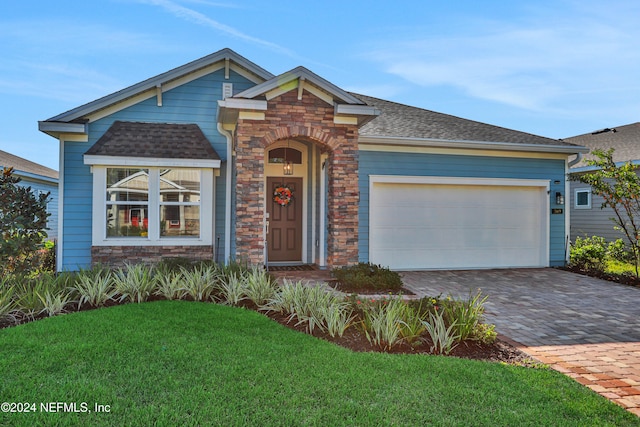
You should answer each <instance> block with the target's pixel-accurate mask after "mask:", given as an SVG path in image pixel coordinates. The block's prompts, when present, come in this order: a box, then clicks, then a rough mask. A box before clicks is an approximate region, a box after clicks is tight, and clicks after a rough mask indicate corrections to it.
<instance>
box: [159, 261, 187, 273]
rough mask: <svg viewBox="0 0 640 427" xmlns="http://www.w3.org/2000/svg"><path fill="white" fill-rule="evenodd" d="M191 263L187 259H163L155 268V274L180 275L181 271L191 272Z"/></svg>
mask: <svg viewBox="0 0 640 427" xmlns="http://www.w3.org/2000/svg"><path fill="white" fill-rule="evenodd" d="M192 267H193V261H191V260H190V259H188V258H181V257H176V258H163V259H162V260H161V261H160V262H158V263H157V264H156V266H155V269H156V272H157V273H159V274H170V273H180V272H181V271H182V269H183V268H184V269H187V270H191V268H192Z"/></svg>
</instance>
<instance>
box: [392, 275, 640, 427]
mask: <svg viewBox="0 0 640 427" xmlns="http://www.w3.org/2000/svg"><path fill="white" fill-rule="evenodd" d="M402 274H403V281H404V284H405V286H406V287H407V288H409V289H410V290H412V291H413V292H415V293H416V294H417V295H419V296H437V295H440V294H442V295H443V296H445V295H451V296H453V297H463V298H464V297H466V296H468V295H469V292H472V293H475V292H476V291H477V290H478V289H481V290H482V293H483V295H488V296H489V299H488V301H487V303H486V305H485V307H486V310H485V318H486V321H487V322H489V323H493V324H495V325H496V330H497V331H498V333H500V334H502V335H504V336H506V337H508V338H510V339H511V340H513V341H516V342H517V343H520V344H522V347H521V348H522V350H524V351H525V352H527V353H529V354H530V355H532V356H534V357H535V358H537V359H539V360H540V361H542V362H544V363H548V364H549V365H551V366H552V367H553V368H554V369H557V370H558V371H561V372H564V373H566V374H567V375H569V376H571V377H573V378H575V379H576V380H577V381H579V382H580V383H582V384H585V385H586V386H588V387H590V388H591V389H593V390H595V391H596V392H598V393H600V394H602V395H603V396H605V397H607V398H609V399H611V400H613V401H614V402H616V403H618V404H620V405H622V406H624V407H626V408H627V409H629V410H630V411H631V412H634V413H636V414H637V415H640V289H639V288H633V287H629V286H624V285H619V284H616V283H611V282H606V281H604V280H600V279H595V278H591V277H586V276H581V275H578V274H574V273H569V272H566V271H562V270H556V269H550V268H547V269H519V270H474V271H421V272H405V273H402Z"/></svg>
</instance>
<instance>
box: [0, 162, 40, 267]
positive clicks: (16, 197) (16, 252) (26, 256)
mask: <svg viewBox="0 0 640 427" xmlns="http://www.w3.org/2000/svg"><path fill="white" fill-rule="evenodd" d="M20 181H22V180H21V178H19V177H16V176H14V175H13V168H4V169H3V171H2V175H1V176H0V237H1V238H2V239H1V240H0V272H2V273H3V274H6V273H9V272H16V273H22V272H26V271H28V270H29V269H30V268H31V267H32V266H33V264H34V262H36V261H37V258H38V257H37V256H35V255H36V251H37V250H38V248H39V246H40V244H41V243H42V240H43V239H44V238H45V237H47V233H46V232H45V231H44V230H45V228H46V226H47V217H48V216H49V213H47V199H48V198H49V193H47V194H40V195H38V196H37V197H36V196H35V195H34V194H33V192H32V191H31V187H23V186H21V185H18V184H19V183H20Z"/></svg>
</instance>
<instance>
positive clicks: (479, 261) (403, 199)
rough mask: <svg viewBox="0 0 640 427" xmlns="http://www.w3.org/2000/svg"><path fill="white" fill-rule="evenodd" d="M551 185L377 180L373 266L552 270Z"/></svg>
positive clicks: (373, 180) (536, 182)
mask: <svg viewBox="0 0 640 427" xmlns="http://www.w3.org/2000/svg"><path fill="white" fill-rule="evenodd" d="M547 188H548V182H547V181H542V180H497V179H461V178H428V177H387V176H384V177H383V176H377V177H371V185H370V211H369V232H370V234H369V238H370V241H369V259H370V261H371V262H373V263H376V264H382V265H385V266H389V267H391V268H393V269H463V268H470V269H473V268H505V267H545V266H548V259H549V256H548V236H549V231H548V225H547V223H548V196H547Z"/></svg>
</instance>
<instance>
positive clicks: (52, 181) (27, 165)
mask: <svg viewBox="0 0 640 427" xmlns="http://www.w3.org/2000/svg"><path fill="white" fill-rule="evenodd" d="M3 167H7V168H8V167H12V168H13V169H14V170H13V175H14V176H17V177H20V178H21V179H22V181H21V182H20V184H19V185H22V186H24V187H31V190H32V191H33V193H34V194H35V195H36V196H38V195H40V194H42V193H50V194H49V199H48V203H47V212H49V213H50V214H51V215H50V216H49V218H48V219H47V230H46V232H47V239H48V240H57V238H58V172H57V171H55V170H53V169H49V168H48V167H46V166H42V165H39V164H38V163H34V162H32V161H29V160H27V159H23V158H22V157H18V156H14V155H13V154H10V153H7V152H6V151H1V150H0V169H2V168H3Z"/></svg>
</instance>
